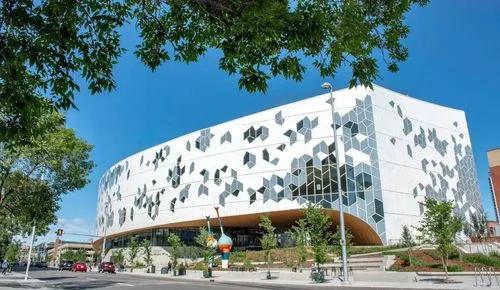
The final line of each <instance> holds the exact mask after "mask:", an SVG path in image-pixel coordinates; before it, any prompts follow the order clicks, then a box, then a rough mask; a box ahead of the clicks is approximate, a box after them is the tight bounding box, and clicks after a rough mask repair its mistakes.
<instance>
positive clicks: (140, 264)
mask: <svg viewBox="0 0 500 290" xmlns="http://www.w3.org/2000/svg"><path fill="white" fill-rule="evenodd" d="M144 266H145V265H144V263H141V262H135V268H144Z"/></svg>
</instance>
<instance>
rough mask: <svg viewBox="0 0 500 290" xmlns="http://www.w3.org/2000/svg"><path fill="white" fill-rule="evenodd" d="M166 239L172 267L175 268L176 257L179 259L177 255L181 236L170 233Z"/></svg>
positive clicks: (178, 254)
mask: <svg viewBox="0 0 500 290" xmlns="http://www.w3.org/2000/svg"><path fill="white" fill-rule="evenodd" d="M167 241H168V244H169V245H170V247H171V249H170V255H171V258H172V264H173V267H174V269H175V268H176V266H177V259H179V256H180V247H181V245H182V241H181V238H180V237H179V236H178V235H176V234H174V233H170V234H169V235H168V238H167Z"/></svg>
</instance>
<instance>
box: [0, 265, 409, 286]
mask: <svg viewBox="0 0 500 290" xmlns="http://www.w3.org/2000/svg"><path fill="white" fill-rule="evenodd" d="M30 277H31V278H34V279H38V280H41V282H29V283H10V284H6V283H2V279H0V289H147V290H155V289H169V290H194V289H208V290H210V289H214V290H229V289H236V290H250V289H252V290H256V289H276V290H286V289H304V290H308V289H330V287H326V288H325V287H321V286H320V287H318V286H314V285H312V286H290V285H272V284H271V285H258V284H256V285H252V284H251V283H242V284H236V283H235V284H229V283H220V282H210V281H207V282H191V281H178V280H172V279H168V278H164V277H147V276H139V275H137V276H136V275H125V274H108V273H96V272H87V273H82V272H79V273H74V272H68V271H64V272H60V271H57V270H55V269H34V270H33V271H30ZM322 286H326V285H322ZM332 286H333V285H332ZM337 287H338V286H337ZM337 287H335V288H337ZM347 289H350V290H367V289H370V290H373V289H375V288H363V287H349V288H347ZM379 289H384V288H379ZM399 290H404V289H399Z"/></svg>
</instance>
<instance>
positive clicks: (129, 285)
mask: <svg viewBox="0 0 500 290" xmlns="http://www.w3.org/2000/svg"><path fill="white" fill-rule="evenodd" d="M116 285H120V286H127V287H134V285H132V284H127V283H116Z"/></svg>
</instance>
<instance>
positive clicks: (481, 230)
mask: <svg viewBox="0 0 500 290" xmlns="http://www.w3.org/2000/svg"><path fill="white" fill-rule="evenodd" d="M470 221H471V223H470V224H469V223H465V224H464V232H465V234H466V235H467V236H469V237H470V238H474V239H476V240H477V241H478V242H479V243H481V244H482V243H483V241H484V239H485V238H487V237H488V227H487V225H486V222H487V219H486V215H485V214H484V213H483V212H476V213H475V214H471V215H470Z"/></svg>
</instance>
